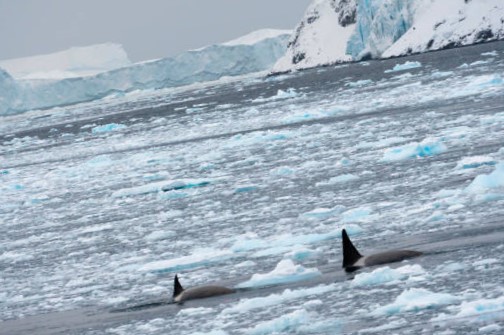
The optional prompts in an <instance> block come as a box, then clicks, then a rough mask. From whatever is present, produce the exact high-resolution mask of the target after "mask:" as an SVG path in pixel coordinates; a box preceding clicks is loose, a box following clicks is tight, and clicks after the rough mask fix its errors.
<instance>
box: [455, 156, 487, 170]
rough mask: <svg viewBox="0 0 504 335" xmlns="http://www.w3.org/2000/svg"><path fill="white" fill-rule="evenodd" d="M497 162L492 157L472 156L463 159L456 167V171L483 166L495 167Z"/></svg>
mask: <svg viewBox="0 0 504 335" xmlns="http://www.w3.org/2000/svg"><path fill="white" fill-rule="evenodd" d="M495 164H497V162H496V160H495V159H493V158H492V157H490V156H472V157H464V158H462V159H461V160H460V161H459V162H458V163H457V166H456V167H455V169H456V170H469V169H476V168H479V167H481V166H494V165H495Z"/></svg>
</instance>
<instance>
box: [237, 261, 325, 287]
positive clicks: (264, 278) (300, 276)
mask: <svg viewBox="0 0 504 335" xmlns="http://www.w3.org/2000/svg"><path fill="white" fill-rule="evenodd" d="M320 275H321V273H320V271H319V270H318V269H317V268H305V267H303V266H302V265H299V264H294V262H293V261H292V260H290V259H284V260H281V261H280V262H279V263H278V264H277V266H276V267H275V269H273V271H271V272H269V273H265V274H259V273H256V274H254V275H253V276H252V278H251V279H249V280H247V281H245V282H243V283H240V284H238V285H237V286H236V287H240V288H242V287H260V286H268V285H277V284H285V283H292V282H296V281H301V280H307V279H311V278H314V277H317V276H320Z"/></svg>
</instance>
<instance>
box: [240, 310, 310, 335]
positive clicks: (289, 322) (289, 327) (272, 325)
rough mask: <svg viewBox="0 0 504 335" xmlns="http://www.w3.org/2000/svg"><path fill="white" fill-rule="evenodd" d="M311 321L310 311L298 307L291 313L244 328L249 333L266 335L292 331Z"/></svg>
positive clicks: (251, 334)
mask: <svg viewBox="0 0 504 335" xmlns="http://www.w3.org/2000/svg"><path fill="white" fill-rule="evenodd" d="M308 323H311V317H310V313H309V312H307V311H306V310H305V309H298V310H296V311H294V312H292V313H288V314H285V315H282V316H280V317H278V318H276V319H273V320H269V321H265V322H261V323H259V324H258V325H256V326H255V327H254V328H250V329H247V330H245V333H246V334H250V335H268V334H277V333H284V332H288V333H293V332H296V329H297V328H299V327H300V326H301V325H304V324H308Z"/></svg>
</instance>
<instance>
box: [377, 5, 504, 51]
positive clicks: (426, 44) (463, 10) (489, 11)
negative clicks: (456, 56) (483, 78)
mask: <svg viewBox="0 0 504 335" xmlns="http://www.w3.org/2000/svg"><path fill="white" fill-rule="evenodd" d="M430 2H431V4H430V6H429V7H428V9H424V10H422V11H418V15H417V18H416V19H415V23H414V24H413V26H412V28H411V29H409V30H408V31H407V32H406V33H405V34H404V35H403V36H402V37H401V38H400V40H398V41H397V42H396V43H395V44H393V45H392V46H391V47H390V48H389V49H388V50H386V51H385V52H384V53H383V55H382V56H383V57H390V56H399V55H405V54H409V53H416V52H423V51H426V50H438V49H442V48H447V47H454V46H460V45H468V44H474V43H479V42H484V41H487V40H494V39H501V38H504V2H503V1H501V0H471V1H468V2H462V1H460V0H458V1H457V0H442V1H441V0H437V1H430ZM454 9H457V10H454Z"/></svg>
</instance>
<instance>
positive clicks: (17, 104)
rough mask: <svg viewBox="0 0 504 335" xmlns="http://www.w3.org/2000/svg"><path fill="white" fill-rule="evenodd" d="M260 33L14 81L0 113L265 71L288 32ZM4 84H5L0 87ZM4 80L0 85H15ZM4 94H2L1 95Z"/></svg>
mask: <svg viewBox="0 0 504 335" xmlns="http://www.w3.org/2000/svg"><path fill="white" fill-rule="evenodd" d="M273 32H274V31H272V30H265V31H262V32H261V31H259V32H255V33H253V35H252V36H244V37H242V38H240V39H237V40H233V41H230V42H227V43H223V44H217V45H211V46H207V47H204V48H201V49H197V50H190V51H186V52H184V53H181V54H179V55H178V56H175V57H168V58H162V59H158V60H152V61H146V62H141V63H136V64H133V65H131V66H126V67H122V68H119V69H115V70H111V71H107V72H102V73H98V74H96V75H92V76H86V77H78V78H64V79H60V80H48V79H44V80H17V81H15V82H14V83H15V84H16V85H17V87H18V89H17V92H18V93H17V96H18V99H14V98H9V97H8V98H6V99H2V100H5V102H3V103H2V105H3V107H0V115H6V114H14V113H21V112H24V111H28V110H32V109H42V108H50V107H55V106H60V105H67V104H74V103H79V102H85V101H91V100H95V99H100V98H103V97H105V96H108V95H111V94H123V93H125V92H130V91H135V90H146V89H160V88H166V87H175V86H183V85H189V84H192V83H196V82H204V81H211V80H217V79H219V78H222V77H224V76H237V75H242V74H247V73H252V72H259V71H265V70H267V69H269V68H270V67H271V66H272V65H273V64H274V63H275V61H276V60H277V59H278V58H279V57H281V56H282V55H283V54H284V53H285V49H286V45H287V40H288V38H289V34H288V33H286V31H285V30H278V31H276V32H277V34H276V35H275V34H274V33H273ZM4 82H5V83H4ZM9 82H10V81H9V80H7V79H1V81H0V85H2V86H4V85H10V86H13V87H15V86H16V85H13V84H12V83H11V84H9ZM4 95H5V93H2V96H4Z"/></svg>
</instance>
